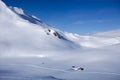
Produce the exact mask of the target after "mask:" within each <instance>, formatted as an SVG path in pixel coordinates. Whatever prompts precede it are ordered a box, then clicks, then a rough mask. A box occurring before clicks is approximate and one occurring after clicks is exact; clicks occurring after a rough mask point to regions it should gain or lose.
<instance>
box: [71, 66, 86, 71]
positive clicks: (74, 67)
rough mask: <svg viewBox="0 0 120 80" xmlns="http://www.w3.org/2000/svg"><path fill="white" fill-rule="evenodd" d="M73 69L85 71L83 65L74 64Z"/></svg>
mask: <svg viewBox="0 0 120 80" xmlns="http://www.w3.org/2000/svg"><path fill="white" fill-rule="evenodd" d="M72 69H73V70H75V71H78V70H81V71H83V70H84V68H83V67H76V66H72Z"/></svg>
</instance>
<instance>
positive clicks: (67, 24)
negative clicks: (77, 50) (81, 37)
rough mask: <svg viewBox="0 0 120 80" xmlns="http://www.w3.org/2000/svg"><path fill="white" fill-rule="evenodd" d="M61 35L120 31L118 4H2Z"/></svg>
mask: <svg viewBox="0 0 120 80" xmlns="http://www.w3.org/2000/svg"><path fill="white" fill-rule="evenodd" d="M3 1H4V2H5V3H6V4H7V5H9V6H17V7H20V8H23V9H24V10H25V11H26V12H27V13H29V14H32V15H35V16H37V17H39V18H40V19H42V20H43V21H45V22H46V23H47V24H49V25H51V26H53V27H55V28H58V29H60V30H63V31H67V32H72V33H78V34H91V33H96V32H101V31H109V30H114V29H120V0H3Z"/></svg>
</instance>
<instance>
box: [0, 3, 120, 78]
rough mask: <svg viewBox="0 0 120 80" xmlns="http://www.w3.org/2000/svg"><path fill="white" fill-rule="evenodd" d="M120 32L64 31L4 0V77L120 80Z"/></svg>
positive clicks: (0, 7) (0, 63)
mask: <svg viewBox="0 0 120 80" xmlns="http://www.w3.org/2000/svg"><path fill="white" fill-rule="evenodd" d="M10 9H12V10H14V11H12V10H10ZM119 33H120V30H116V31H110V32H104V33H97V34H94V35H89V36H81V35H78V34H72V33H67V32H62V31H60V30H57V29H54V28H52V27H50V26H48V25H47V24H45V23H43V22H42V21H40V20H39V19H37V18H36V17H33V16H30V15H27V14H25V13H24V11H23V10H22V9H19V8H17V7H14V8H12V7H11V8H8V7H7V6H6V5H5V4H4V3H3V2H2V1H0V80H120V59H119V58H120V34H119ZM55 34H56V35H57V36H55ZM72 66H76V67H83V68H84V70H83V71H82V70H73V69H72Z"/></svg>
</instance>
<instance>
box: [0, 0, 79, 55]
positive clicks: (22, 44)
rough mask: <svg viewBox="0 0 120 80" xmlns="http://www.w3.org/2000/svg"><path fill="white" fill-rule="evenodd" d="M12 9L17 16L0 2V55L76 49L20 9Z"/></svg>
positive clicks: (62, 37) (72, 44)
mask: <svg viewBox="0 0 120 80" xmlns="http://www.w3.org/2000/svg"><path fill="white" fill-rule="evenodd" d="M14 9H15V10H16V13H17V14H16V13H14V12H13V11H11V10H10V9H9V8H8V7H7V6H6V5H5V4H4V3H3V2H1V1H0V18H1V19H0V33H1V34H0V44H1V45H0V53H4V54H7V53H12V54H14V53H29V54H30V53H31V54H33V53H40V52H42V51H46V50H50V51H52V50H61V49H66V50H67V49H71V48H76V47H78V45H76V44H74V42H71V41H69V40H67V39H66V38H65V37H64V36H63V35H62V34H60V33H59V32H57V31H55V30H54V29H52V28H50V27H49V26H47V25H45V23H43V22H41V21H39V20H37V19H35V18H33V17H32V16H28V15H27V14H24V12H23V11H22V10H21V9H18V8H14ZM21 16H24V18H23V17H21ZM31 20H32V21H33V22H32V23H31ZM37 21H38V22H37ZM34 22H36V23H34ZM37 23H38V24H39V25H38V24H37ZM44 25H45V26H44ZM46 27H47V28H46ZM19 51H21V52H19Z"/></svg>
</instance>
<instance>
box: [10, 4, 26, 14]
mask: <svg viewBox="0 0 120 80" xmlns="http://www.w3.org/2000/svg"><path fill="white" fill-rule="evenodd" d="M10 9H12V10H13V11H14V12H15V13H17V14H22V15H23V14H24V10H23V9H22V8H18V7H12V6H10Z"/></svg>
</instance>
